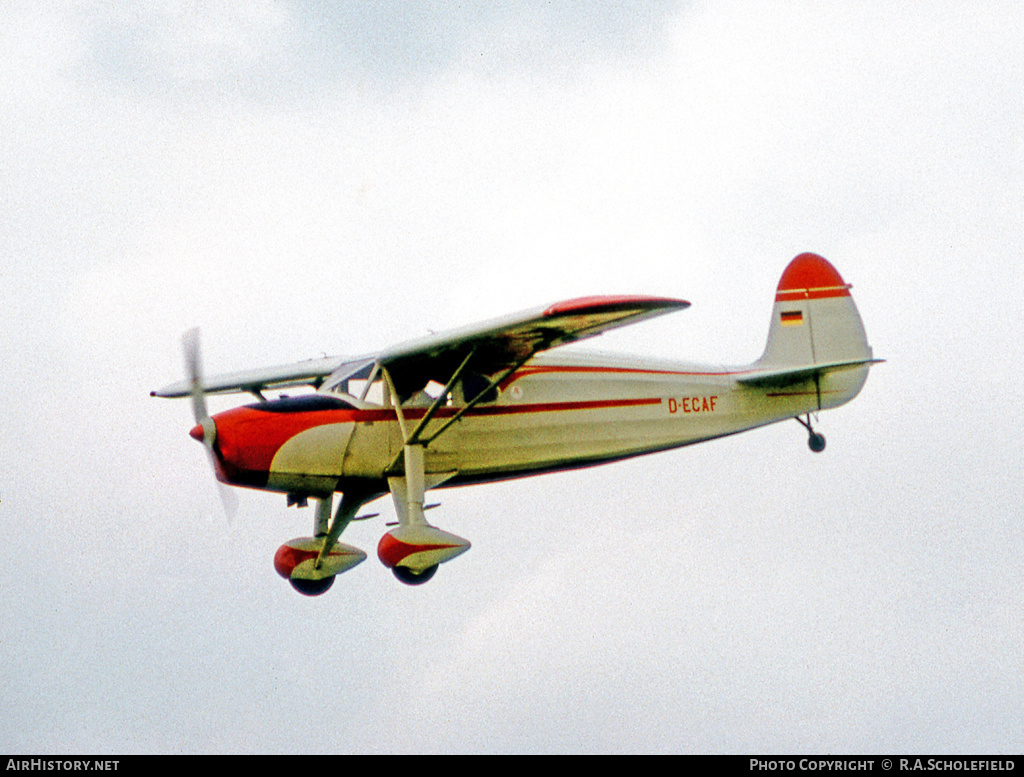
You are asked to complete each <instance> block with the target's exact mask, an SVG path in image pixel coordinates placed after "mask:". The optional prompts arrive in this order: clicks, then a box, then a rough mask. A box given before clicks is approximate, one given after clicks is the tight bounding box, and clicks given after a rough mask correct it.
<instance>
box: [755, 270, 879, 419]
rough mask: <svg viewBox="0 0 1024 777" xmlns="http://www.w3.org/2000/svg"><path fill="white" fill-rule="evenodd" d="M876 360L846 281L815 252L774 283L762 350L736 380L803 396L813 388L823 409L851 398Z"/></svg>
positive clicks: (818, 403)
mask: <svg viewBox="0 0 1024 777" xmlns="http://www.w3.org/2000/svg"><path fill="white" fill-rule="evenodd" d="M877 361H879V360H878V359H874V358H872V352H871V346H869V345H868V341H867V335H866V334H865V333H864V324H863V322H862V321H861V318H860V313H858V312H857V306H856V305H855V304H854V302H853V297H852V296H851V295H850V285H849V284H847V283H845V282H844V281H843V279H842V277H841V276H840V275H839V273H838V272H837V271H836V268H835V267H833V266H832V265H831V264H830V263H829V262H827V261H826V260H825V259H823V258H821V257H820V256H818V255H817V254H809V253H808V254H800V255H799V256H798V257H796V258H795V259H794V260H793V261H792V262H790V263H789V266H788V267H786V269H785V271H784V272H783V273H782V279H781V280H780V281H779V287H778V290H777V292H776V294H775V306H774V307H773V308H772V321H771V326H770V328H769V330H768V343H767V345H766V346H765V349H764V354H763V355H762V356H761V358H760V359H758V360H757V361H756V362H755V363H754V364H753V365H752V372H751V373H750V375H749V376H745V377H744V378H742V379H741V382H742V383H747V384H750V385H760V386H774V387H780V388H781V387H788V386H793V387H795V388H794V393H797V391H796V389H797V388H799V389H800V390H799V393H804V394H806V393H809V390H810V388H811V386H813V391H814V394H815V395H816V397H817V409H819V410H824V409H827V408H830V407H838V406H839V405H841V404H844V403H845V402H849V401H850V400H851V399H853V398H854V397H855V396H857V394H858V393H859V392H860V389H861V387H862V386H863V385H864V381H865V380H867V374H868V367H869V366H870V365H871V364H873V363H875V362H877ZM787 393H788V392H787Z"/></svg>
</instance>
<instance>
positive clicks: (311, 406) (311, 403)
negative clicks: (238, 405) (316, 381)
mask: <svg viewBox="0 0 1024 777" xmlns="http://www.w3.org/2000/svg"><path fill="white" fill-rule="evenodd" d="M247 407H251V408H253V409H255V410H263V411H265V412H268V413H312V412H315V411H318V410H355V409H356V406H355V405H353V404H352V403H351V402H346V401H345V400H344V399H341V398H340V397H330V396H326V395H324V394H304V395H302V396H301V397H281V398H280V399H274V400H271V401H269V402H257V403H256V404H254V405H247Z"/></svg>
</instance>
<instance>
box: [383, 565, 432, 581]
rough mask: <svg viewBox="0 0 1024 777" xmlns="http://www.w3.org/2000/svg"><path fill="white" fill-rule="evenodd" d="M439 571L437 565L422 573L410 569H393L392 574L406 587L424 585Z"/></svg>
mask: <svg viewBox="0 0 1024 777" xmlns="http://www.w3.org/2000/svg"><path fill="white" fill-rule="evenodd" d="M436 571H437V564H434V566H432V567H427V568H426V569H424V570H423V571H422V572H419V573H417V572H413V571H412V570H411V569H409V567H392V569H391V574H393V575H394V576H395V577H397V578H398V579H399V580H401V581H402V582H403V583H405V584H406V585H423V584H424V583H425V582H427V581H428V580H429V579H430V578H432V577H433V576H434V573H435V572H436Z"/></svg>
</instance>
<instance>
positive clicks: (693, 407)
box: [151, 253, 882, 596]
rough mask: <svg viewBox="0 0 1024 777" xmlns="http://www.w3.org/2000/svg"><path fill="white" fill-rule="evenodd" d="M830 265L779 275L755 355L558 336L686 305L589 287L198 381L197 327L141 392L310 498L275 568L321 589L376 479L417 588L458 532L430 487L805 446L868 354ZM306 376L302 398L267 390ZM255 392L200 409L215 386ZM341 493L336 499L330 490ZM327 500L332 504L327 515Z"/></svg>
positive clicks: (375, 493)
mask: <svg viewBox="0 0 1024 777" xmlns="http://www.w3.org/2000/svg"><path fill="white" fill-rule="evenodd" d="M850 288H851V287H850V285H849V284H847V283H845V282H844V281H843V279H842V277H841V276H840V275H839V273H838V271H837V270H836V269H835V267H833V266H832V264H830V263H829V262H828V261H827V260H825V259H824V258H822V257H821V256H818V255H817V254H813V253H803V254H800V255H799V256H797V257H796V258H794V259H793V260H792V261H791V262H790V263H789V265H788V266H787V267H786V269H785V271H784V272H783V273H782V278H781V280H780V281H779V284H778V287H777V289H776V293H775V302H774V306H773V308H772V315H771V323H770V326H769V330H768V339H767V343H766V346H765V349H764V352H763V354H762V355H761V357H760V358H759V359H758V360H757V361H755V362H753V363H752V364H749V365H747V366H742V367H731V368H726V367H717V366H715V367H711V366H697V365H691V364H684V363H676V362H666V361H651V360H646V359H640V358H635V357H629V356H609V355H607V354H602V355H597V354H593V353H581V352H577V351H576V349H570V350H564V349H563V350H561V351H559V350H558V346H561V345H564V344H567V343H573V342H578V341H581V340H584V339H587V338H591V337H595V336H597V335H599V334H601V333H602V332H606V331H609V330H611V329H615V328H617V327H621V326H625V325H627V324H635V323H637V322H640V321H644V320H646V319H650V318H653V317H655V316H660V315H663V314H665V313H669V312H672V311H676V310H683V309H685V308H687V307H689V305H690V303H689V302H687V301H685V300H681V299H672V298H665V297H650V296H593V297H581V298H578V299H570V300H565V301H562V302H556V303H554V304H551V305H546V306H542V307H538V308H535V309H532V310H527V311H523V312H521V313H516V314H513V315H509V316H505V317H503V318H497V319H494V320H491V321H486V322H484V323H480V324H476V325H473V326H468V327H464V328H461V329H457V330H455V331H451V332H447V333H443V334H431V335H428V336H426V337H422V338H420V339H417V340H413V341H410V342H406V343H403V344H400V345H397V346H394V347H392V348H388V349H385V350H383V351H380V352H378V353H375V354H369V355H365V356H360V357H357V358H341V357H325V358H320V359H312V360H307V361H302V362H297V363H294V364H289V365H284V366H281V367H274V368H268V369H258V370H250V371H246V372H240V373H232V374H227V375H220V376H216V377H213V378H210V379H205V378H204V377H203V375H202V369H201V366H200V361H201V360H200V354H199V342H198V332H197V330H191V331H190V332H188V333H186V335H185V337H184V349H185V363H186V372H187V375H188V378H187V379H186V380H184V381H179V382H177V383H173V384H171V385H169V386H166V387H165V388H163V389H160V390H159V391H153V392H151V395H152V396H157V397H191V400H192V409H193V415H194V417H195V422H196V423H195V426H194V427H193V428H192V430H191V431H190V433H189V434H190V435H191V436H192V437H193V438H194V439H196V440H198V441H199V442H201V443H202V444H203V445H204V447H205V448H206V450H207V453H208V455H209V458H210V460H211V462H212V464H213V469H214V472H215V475H216V477H217V479H218V480H219V481H221V482H222V483H224V484H228V485H232V486H243V487H247V488H253V489H260V490H264V491H272V492H278V493H283V494H286V495H287V503H288V505H289V506H292V505H298V506H301V507H304V506H306V505H307V504H308V500H309V499H313V500H314V501H315V503H316V508H315V511H314V518H313V534H312V536H310V537H298V538H295V539H292V540H289V541H288V542H286V543H284V544H283V545H281V547H280V548H278V550H277V552H276V553H275V555H274V568H275V569H276V570H277V572H278V574H280V575H281V576H282V577H284V578H285V579H287V580H288V581H289V582H290V583H291V585H292V586H293V587H294V588H295V590H297V591H298V592H299V593H301V594H304V595H307V596H316V595H320V594H323V593H324V592H326V591H327V590H328V589H329V588H330V587H331V585H332V584H333V583H334V579H335V577H336V576H337V575H338V574H341V573H342V572H345V571H347V570H349V569H351V568H352V567H354V566H356V565H357V564H359V563H361V562H362V561H363V560H365V559H366V553H364V552H363V551H362V550H360V549H358V548H356V547H353V546H351V545H347V544H345V543H342V542H339V537H340V536H341V534H342V532H343V531H344V530H345V528H346V527H347V526H348V525H349V524H350V523H351V522H352V521H358V520H364V519H367V518H372V517H376V516H377V515H379V513H374V514H371V515H363V516H360V515H358V513H359V511H360V510H361V509H362V508H363V506H364V505H367V504H368V503H370V502H372V501H374V500H376V499H378V498H380V497H382V496H386V495H387V494H390V495H391V497H392V500H393V502H394V506H395V512H396V514H397V517H398V521H397V525H393V524H392V525H393V526H394V528H391V529H389V530H388V531H387V532H385V533H384V535H383V536H382V537H381V540H380V542H379V544H378V546H377V556H378V558H379V559H380V561H381V562H382V563H383V564H384V566H385V567H387V568H389V569H390V570H391V571H392V573H393V574H394V575H395V577H396V578H397V579H398V580H400V581H402V582H403V583H406V584H409V585H419V584H422V583H425V582H426V581H428V580H429V579H430V578H431V577H433V575H434V573H435V572H436V571H437V568H438V566H439V565H440V564H443V563H446V562H448V561H451V560H452V559H454V558H455V557H457V556H459V555H461V554H462V553H464V552H465V551H466V550H468V549H469V547H470V543H469V541H468V540H466V539H463V538H462V537H458V536H456V535H454V534H451V533H449V532H446V531H443V530H442V529H439V528H437V527H436V526H434V525H432V524H431V523H429V522H428V521H427V519H426V516H425V513H426V511H427V510H429V509H430V508H432V507H435V506H436V505H429V504H426V500H425V495H426V492H427V491H428V490H430V489H435V488H440V487H452V486H460V485H467V484H474V483H488V482H494V481H498V480H503V479H509V478H519V477H524V476H528V475H536V474H540V473H548V472H556V471H559V470H568V469H574V468H580V467H589V466H593V465H597V464H604V463H608V462H613V461H619V460H622V459H626V458H630V457H633V456H640V455H643V454H649V453H654V452H657V451H665V450H669V449H673V448H678V447H682V446H685V445H692V444H694V443H699V442H704V441H706V440H712V439H715V438H719V437H724V436H726V435H731V434H736V433H738V432H742V431H746V430H748V429H755V428H757V427H761V426H765V425H767V424H772V423H776V422H779V421H783V420H788V419H796V420H797V421H798V422H799V423H800V424H801V425H803V427H804V428H805V429H806V431H807V435H808V446H809V447H810V449H811V450H812V451H814V452H816V453H820V452H821V451H822V450H824V448H825V438H824V437H823V436H822V435H821V433H820V432H818V431H816V430H815V429H814V427H813V426H812V422H811V415H812V414H814V415H815V417H816V416H817V413H818V411H821V410H827V409H830V408H834V407H838V406H840V405H842V404H844V403H846V402H848V401H850V400H851V399H853V398H854V397H855V396H856V395H857V394H858V393H859V392H860V390H861V388H862V386H863V385H864V382H865V381H866V379H867V374H868V370H869V368H870V366H871V365H873V364H875V363H878V362H880V361H882V360H881V359H875V358H873V354H872V349H871V347H870V346H869V345H868V342H867V337H866V335H865V332H864V326H863V323H862V322H861V317H860V314H859V313H858V311H857V307H856V305H855V304H854V302H853V297H852V296H851V294H850ZM296 386H308V387H311V388H312V389H313V391H312V392H309V391H308V390H307V391H306V392H305V393H302V394H300V395H298V396H287V395H280V396H278V397H277V398H269V399H268V398H267V396H265V394H264V392H265V391H273V390H279V389H286V388H292V387H296ZM227 393H249V394H252V395H253V396H254V397H255V398H256V400H257V401H256V402H255V403H252V404H246V405H243V406H241V407H236V408H234V409H231V410H227V411H225V412H222V413H218V414H216V415H214V416H211V415H209V413H208V412H207V409H206V396H207V395H211V394H227ZM336 493H340V494H341V499H340V502H339V504H338V507H337V509H336V510H335V509H334V507H333V502H334V495H335V494H336ZM332 512H333V519H332Z"/></svg>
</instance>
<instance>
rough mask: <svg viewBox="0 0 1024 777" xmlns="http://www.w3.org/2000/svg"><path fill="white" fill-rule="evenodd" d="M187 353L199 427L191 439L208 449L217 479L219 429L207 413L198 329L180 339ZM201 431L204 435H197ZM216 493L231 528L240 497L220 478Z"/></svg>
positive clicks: (190, 387) (194, 408)
mask: <svg viewBox="0 0 1024 777" xmlns="http://www.w3.org/2000/svg"><path fill="white" fill-rule="evenodd" d="M181 342H182V346H183V348H184V350H185V374H186V375H187V376H188V383H189V395H190V397H191V399H192V415H193V417H194V418H195V420H196V424H197V425H198V426H197V428H196V429H194V430H193V431H192V436H193V437H195V438H196V439H197V440H199V441H200V442H202V444H203V447H204V448H206V456H207V458H208V459H209V460H210V468H211V469H212V470H213V475H214V477H215V478H216V477H217V454H216V453H215V452H214V450H213V444H214V442H215V441H216V439H217V426H216V424H214V422H213V419H212V418H211V417H210V413H209V411H208V410H207V409H206V392H205V391H203V362H202V358H201V356H200V353H199V329H198V328H196V329H189V330H188V331H187V332H186V333H185V334H184V335H183V336H182V338H181ZM200 429H201V430H202V435H201V436H200V435H199V434H198V432H199V430H200ZM217 490H218V491H219V492H220V502H221V504H222V505H223V507H224V514H225V515H226V516H227V519H228V524H229V525H230V524H231V522H232V519H233V518H234V517H235V513H236V512H238V496H237V495H236V494H235V493H234V492H233V491H232V490H231V489H230V488H228V487H227V486H225V485H224V484H223V483H221V482H220V478H217Z"/></svg>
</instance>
